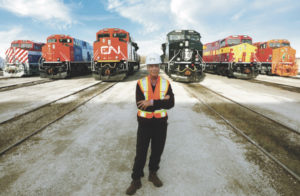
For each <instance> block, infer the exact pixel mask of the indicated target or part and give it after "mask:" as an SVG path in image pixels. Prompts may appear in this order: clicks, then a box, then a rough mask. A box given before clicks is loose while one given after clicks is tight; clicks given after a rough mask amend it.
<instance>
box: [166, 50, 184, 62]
mask: <svg viewBox="0 0 300 196" xmlns="http://www.w3.org/2000/svg"><path fill="white" fill-rule="evenodd" d="M180 51H181V49H179V51H178V52H177V54H175V55H174V56H173V58H172V59H171V60H169V62H168V64H169V63H170V62H171V61H173V59H174V58H175V57H177V55H178V54H179V53H180Z"/></svg>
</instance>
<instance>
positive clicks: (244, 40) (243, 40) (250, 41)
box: [242, 39, 252, 44]
mask: <svg viewBox="0 0 300 196" xmlns="http://www.w3.org/2000/svg"><path fill="white" fill-rule="evenodd" d="M242 43H247V44H252V40H251V39H242Z"/></svg>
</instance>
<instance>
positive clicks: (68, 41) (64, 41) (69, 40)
mask: <svg viewBox="0 0 300 196" xmlns="http://www.w3.org/2000/svg"><path fill="white" fill-rule="evenodd" d="M59 42H60V43H72V40H71V39H69V38H67V39H59Z"/></svg>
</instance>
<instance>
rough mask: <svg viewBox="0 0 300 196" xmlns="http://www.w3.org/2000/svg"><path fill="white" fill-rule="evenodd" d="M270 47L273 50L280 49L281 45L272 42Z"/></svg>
mask: <svg viewBox="0 0 300 196" xmlns="http://www.w3.org/2000/svg"><path fill="white" fill-rule="evenodd" d="M269 45H270V47H271V48H279V47H280V43H278V42H275V43H274V42H271V43H270V44H269Z"/></svg>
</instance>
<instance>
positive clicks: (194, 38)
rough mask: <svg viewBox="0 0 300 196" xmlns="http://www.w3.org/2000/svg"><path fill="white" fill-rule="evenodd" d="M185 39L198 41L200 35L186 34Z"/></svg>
mask: <svg viewBox="0 0 300 196" xmlns="http://www.w3.org/2000/svg"><path fill="white" fill-rule="evenodd" d="M186 39H189V40H192V41H199V40H200V36H199V35H186Z"/></svg>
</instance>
